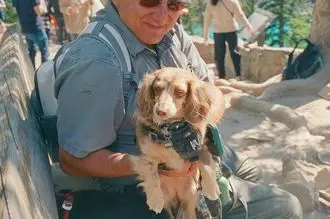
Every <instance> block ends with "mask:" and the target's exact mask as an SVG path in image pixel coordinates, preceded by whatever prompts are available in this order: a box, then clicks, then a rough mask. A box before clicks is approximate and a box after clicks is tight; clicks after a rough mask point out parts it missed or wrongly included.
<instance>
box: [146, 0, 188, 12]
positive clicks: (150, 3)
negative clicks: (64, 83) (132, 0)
mask: <svg viewBox="0 0 330 219" xmlns="http://www.w3.org/2000/svg"><path fill="white" fill-rule="evenodd" d="M162 1H163V0H140V5H141V6H143V7H146V8H151V7H156V6H158V5H159V4H160V3H162ZM186 5H187V1H185V0H181V1H180V0H167V7H168V9H170V10H172V11H180V10H181V9H183V8H184V7H185V6H186Z"/></svg>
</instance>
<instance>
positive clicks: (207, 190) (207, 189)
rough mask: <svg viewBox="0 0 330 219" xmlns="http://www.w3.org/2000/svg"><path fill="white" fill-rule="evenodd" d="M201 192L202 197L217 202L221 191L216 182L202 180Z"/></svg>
mask: <svg viewBox="0 0 330 219" xmlns="http://www.w3.org/2000/svg"><path fill="white" fill-rule="evenodd" d="M201 186H202V192H203V194H204V196H205V197H206V198H208V199H210V200H212V201H213V200H217V199H218V198H219V197H220V194H221V191H220V188H219V186H218V183H217V182H216V180H209V181H207V180H203V179H202V182H201Z"/></svg>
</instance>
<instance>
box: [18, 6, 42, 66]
mask: <svg viewBox="0 0 330 219" xmlns="http://www.w3.org/2000/svg"><path fill="white" fill-rule="evenodd" d="M13 5H14V7H15V8H16V11H17V14H18V18H19V22H20V24H21V27H22V33H23V34H24V36H25V39H26V43H27V46H28V51H29V56H30V59H31V62H32V65H33V67H34V68H35V67H36V66H35V57H36V53H37V47H38V48H39V51H40V53H41V62H42V63H43V62H45V61H47V60H48V37H47V34H46V31H45V27H44V23H43V20H42V17H41V15H42V9H41V5H40V0H13Z"/></svg>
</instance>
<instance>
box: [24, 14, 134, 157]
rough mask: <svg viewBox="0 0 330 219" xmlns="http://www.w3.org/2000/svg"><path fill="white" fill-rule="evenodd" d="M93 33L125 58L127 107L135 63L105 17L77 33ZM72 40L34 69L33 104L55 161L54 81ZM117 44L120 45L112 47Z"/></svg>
mask: <svg viewBox="0 0 330 219" xmlns="http://www.w3.org/2000/svg"><path fill="white" fill-rule="evenodd" d="M86 36H92V37H94V38H95V37H96V38H97V39H100V40H101V41H102V42H103V43H104V44H105V45H106V46H107V47H108V48H110V49H112V50H114V51H115V52H116V53H117V57H119V60H125V63H120V67H121V70H122V72H124V74H123V77H122V78H123V80H122V82H123V95H124V101H125V109H126V108H127V99H128V91H129V88H130V84H131V81H132V75H131V72H132V66H131V60H130V57H129V53H128V50H127V47H126V45H125V42H124V40H123V38H122V37H121V35H120V33H119V32H118V31H117V30H116V29H115V28H114V27H112V26H111V25H110V24H109V23H106V22H105V21H104V20H95V21H94V22H91V23H90V24H88V25H87V27H86V28H85V29H84V30H83V31H82V32H81V34H80V35H79V36H78V39H79V38H82V37H86ZM72 43H74V41H73V42H71V43H68V44H66V45H64V46H62V47H61V48H60V49H59V50H58V52H57V54H56V55H55V57H54V59H53V60H49V61H47V62H45V63H43V64H42V65H41V66H40V67H39V68H38V69H37V70H36V72H35V75H34V85H35V89H34V91H33V92H32V94H31V100H32V104H33V106H34V109H35V111H36V115H37V119H38V121H39V124H40V127H41V133H42V135H43V139H44V141H45V143H46V145H47V148H48V150H49V151H48V152H49V154H50V156H51V157H52V159H53V161H58V149H59V145H58V135H57V116H56V110H57V99H56V98H55V94H54V84H55V77H56V70H57V69H58V67H59V66H60V64H61V61H62V60H63V58H64V57H65V55H66V53H67V51H68V50H69V49H70V45H72ZM113 48H117V49H113Z"/></svg>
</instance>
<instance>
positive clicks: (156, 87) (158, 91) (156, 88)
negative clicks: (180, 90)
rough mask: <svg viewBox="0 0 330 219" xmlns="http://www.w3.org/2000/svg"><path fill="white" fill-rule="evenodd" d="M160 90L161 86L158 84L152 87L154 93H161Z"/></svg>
mask: <svg viewBox="0 0 330 219" xmlns="http://www.w3.org/2000/svg"><path fill="white" fill-rule="evenodd" d="M162 90H163V88H162V87H160V86H155V87H154V92H155V94H159V93H161V92H162Z"/></svg>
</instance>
